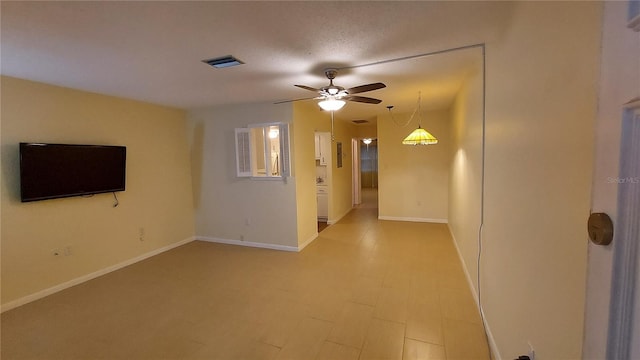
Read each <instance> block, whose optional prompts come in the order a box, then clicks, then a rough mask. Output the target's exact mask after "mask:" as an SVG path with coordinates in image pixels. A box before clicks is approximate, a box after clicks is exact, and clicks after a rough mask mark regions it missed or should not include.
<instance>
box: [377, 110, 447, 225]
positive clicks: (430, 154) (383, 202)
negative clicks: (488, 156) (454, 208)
mask: <svg viewBox="0 0 640 360" xmlns="http://www.w3.org/2000/svg"><path fill="white" fill-rule="evenodd" d="M394 116H396V117H406V118H409V117H410V116H411V115H410V114H396V115H394ZM450 121H451V119H450V113H449V111H448V110H438V111H424V112H423V123H422V127H423V128H425V129H426V130H427V131H429V132H430V133H431V134H433V135H434V136H435V137H436V138H437V139H438V144H435V145H427V146H411V145H403V144H402V140H403V139H404V138H405V137H406V136H407V135H409V133H411V132H412V131H413V130H415V128H416V127H418V120H417V115H416V117H415V118H414V119H413V121H412V122H411V123H410V124H408V125H407V126H406V127H398V126H396V125H395V124H394V123H393V122H391V121H378V181H379V184H378V199H379V200H378V203H379V209H378V213H379V217H380V218H381V219H389V220H408V221H432V222H433V221H435V222H446V221H447V216H448V214H447V213H448V196H449V190H448V186H449V185H448V181H449V180H448V177H449V163H450V161H451V158H450V155H449V154H450V153H449V147H450V146H451V141H450V137H449V123H450Z"/></svg>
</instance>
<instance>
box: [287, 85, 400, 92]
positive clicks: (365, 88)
mask: <svg viewBox="0 0 640 360" xmlns="http://www.w3.org/2000/svg"><path fill="white" fill-rule="evenodd" d="M296 86H298V85H296ZM385 87H387V85H385V84H383V83H381V82H378V83H373V84H367V85H360V86H356V87H352V88H351V89H347V92H348V93H349V94H358V93H363V92H366V91H372V90H378V89H382V88H385Z"/></svg>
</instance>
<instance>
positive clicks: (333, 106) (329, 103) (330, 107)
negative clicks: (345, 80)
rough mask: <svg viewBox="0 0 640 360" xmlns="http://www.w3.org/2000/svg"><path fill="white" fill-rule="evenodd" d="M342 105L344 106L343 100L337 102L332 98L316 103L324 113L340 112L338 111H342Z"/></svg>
mask: <svg viewBox="0 0 640 360" xmlns="http://www.w3.org/2000/svg"><path fill="white" fill-rule="evenodd" d="M344 104H345V101H344V100H338V99H334V98H328V99H325V100H322V101H320V102H318V106H320V107H321V108H322V110H325V111H336V110H340V109H342V107H343V106H344Z"/></svg>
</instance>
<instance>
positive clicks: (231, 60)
mask: <svg viewBox="0 0 640 360" xmlns="http://www.w3.org/2000/svg"><path fill="white" fill-rule="evenodd" d="M202 62H203V63H205V64H209V65H211V66H213V67H214V68H218V69H220V68H226V67H231V66H236V65H241V64H244V62H242V61H241V60H238V59H237V58H236V57H234V56H231V55H227V56H223V57H219V58H214V59H207V60H202Z"/></svg>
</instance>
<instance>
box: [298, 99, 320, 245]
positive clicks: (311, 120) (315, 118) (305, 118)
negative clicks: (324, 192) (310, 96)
mask: <svg viewBox="0 0 640 360" xmlns="http://www.w3.org/2000/svg"><path fill="white" fill-rule="evenodd" d="M323 120H326V119H325V118H324V116H323V114H322V113H320V112H319V111H318V108H317V105H315V104H312V103H309V102H296V103H294V104H293V131H292V132H291V134H292V137H293V138H294V142H295V144H294V146H293V147H292V150H293V152H294V154H295V155H294V161H295V167H294V172H295V174H294V176H295V178H296V207H297V209H296V210H297V214H298V246H304V245H305V244H306V243H308V242H309V241H310V240H312V239H314V238H315V237H316V236H318V223H317V221H318V205H317V202H316V162H315V148H314V141H315V140H314V134H315V130H316V125H315V124H316V123H317V122H321V121H323Z"/></svg>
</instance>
